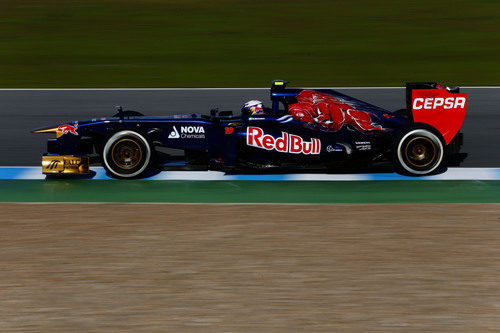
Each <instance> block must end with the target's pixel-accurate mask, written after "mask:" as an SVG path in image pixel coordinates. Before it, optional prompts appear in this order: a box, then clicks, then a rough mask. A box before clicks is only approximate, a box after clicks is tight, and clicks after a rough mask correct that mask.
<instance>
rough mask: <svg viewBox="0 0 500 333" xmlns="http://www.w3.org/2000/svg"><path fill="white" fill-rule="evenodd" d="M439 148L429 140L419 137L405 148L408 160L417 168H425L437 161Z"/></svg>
mask: <svg viewBox="0 0 500 333" xmlns="http://www.w3.org/2000/svg"><path fill="white" fill-rule="evenodd" d="M436 155H437V147H436V144H435V143H434V142H433V141H432V140H431V139H429V138H427V137H424V136H417V137H414V138H413V139H411V140H410V141H409V142H408V143H407V144H406V148H405V157H406V160H407V161H408V162H409V163H410V164H411V165H413V166H414V167H417V168H425V167H427V166H429V165H430V164H432V163H433V162H434V161H435V160H436Z"/></svg>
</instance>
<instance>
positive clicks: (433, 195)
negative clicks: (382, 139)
mask: <svg viewBox="0 0 500 333" xmlns="http://www.w3.org/2000/svg"><path fill="white" fill-rule="evenodd" d="M0 201H1V202H178V203H319V204H329V203H420V202H422V203H425V202H441V203H490V202H500V181H432V182H431V181H359V182H260V181H235V182H232V181H206V182H200V181H140V180H139V181H137V180H136V181H119V180H95V181H88V180H52V181H43V180H2V181H0Z"/></svg>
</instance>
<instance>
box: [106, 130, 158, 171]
mask: <svg viewBox="0 0 500 333" xmlns="http://www.w3.org/2000/svg"><path fill="white" fill-rule="evenodd" d="M151 156H152V152H151V146H150V144H149V142H148V140H146V138H145V137H143V136H142V135H141V134H139V133H137V132H134V131H130V130H126V131H120V132H117V133H115V134H113V135H112V136H111V137H110V138H109V139H108V140H107V141H106V144H105V145H104V149H103V151H102V159H103V162H104V163H103V164H104V168H105V169H106V170H107V171H108V173H110V174H111V175H112V176H113V177H115V178H137V177H140V176H142V175H144V174H145V173H146V172H147V171H148V169H149V166H150V164H151Z"/></svg>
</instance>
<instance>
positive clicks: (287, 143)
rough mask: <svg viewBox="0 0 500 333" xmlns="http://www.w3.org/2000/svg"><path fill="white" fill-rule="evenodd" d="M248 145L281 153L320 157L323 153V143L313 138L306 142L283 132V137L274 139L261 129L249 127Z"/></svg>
mask: <svg viewBox="0 0 500 333" xmlns="http://www.w3.org/2000/svg"><path fill="white" fill-rule="evenodd" d="M247 145H248V146H251V147H257V148H261V149H265V150H275V151H278V152H280V153H290V154H305V155H318V154H319V153H320V151H321V141H320V140H319V139H315V138H312V139H311V141H306V140H304V139H303V138H302V137H300V136H298V135H295V134H290V133H287V132H281V136H280V137H278V138H274V137H273V136H272V135H269V134H264V131H263V130H262V128H260V127H252V126H249V127H248V128H247Z"/></svg>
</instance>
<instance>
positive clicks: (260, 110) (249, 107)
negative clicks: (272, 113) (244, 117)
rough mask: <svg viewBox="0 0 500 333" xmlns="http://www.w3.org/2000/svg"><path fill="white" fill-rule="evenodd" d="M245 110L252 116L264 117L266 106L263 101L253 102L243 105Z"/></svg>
mask: <svg viewBox="0 0 500 333" xmlns="http://www.w3.org/2000/svg"><path fill="white" fill-rule="evenodd" d="M243 110H245V111H246V112H248V113H249V114H250V115H251V116H256V115H263V114H264V105H263V104H262V102H261V101H257V100H251V101H248V102H246V103H245V105H243Z"/></svg>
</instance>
